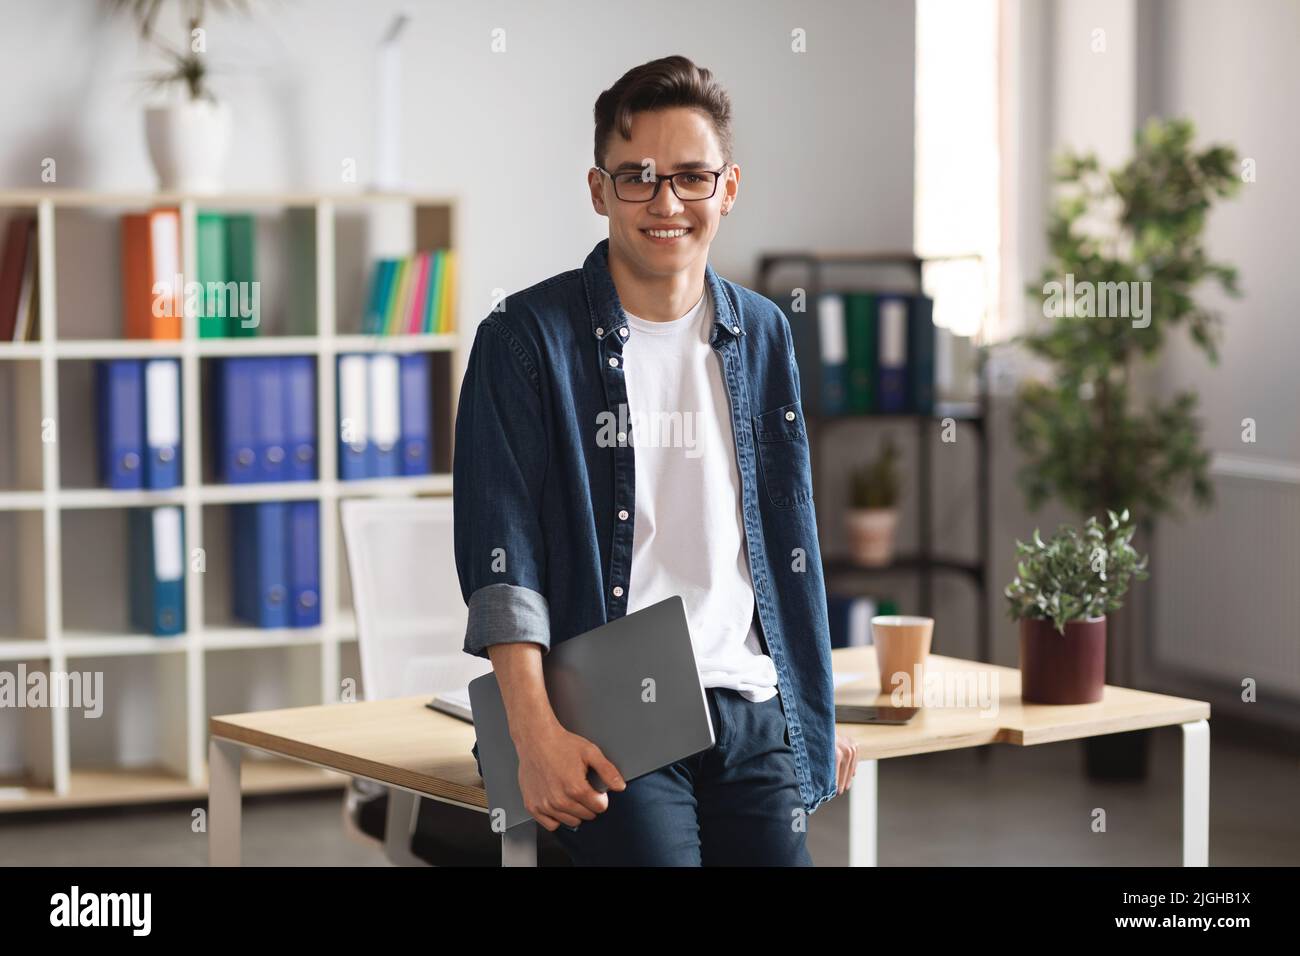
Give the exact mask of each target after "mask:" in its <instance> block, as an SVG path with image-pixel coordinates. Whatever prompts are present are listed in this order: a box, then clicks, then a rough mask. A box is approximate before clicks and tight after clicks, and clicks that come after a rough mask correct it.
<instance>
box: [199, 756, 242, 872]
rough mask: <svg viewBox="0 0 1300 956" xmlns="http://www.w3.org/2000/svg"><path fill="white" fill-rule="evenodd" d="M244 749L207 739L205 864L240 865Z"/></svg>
mask: <svg viewBox="0 0 1300 956" xmlns="http://www.w3.org/2000/svg"><path fill="white" fill-rule="evenodd" d="M243 751H244V748H243V747H241V746H240V745H239V744H235V743H231V742H230V741H228V740H219V739H218V738H216V737H213V738H212V739H211V740H210V741H209V742H208V866H239V835H240V829H241V820H240V816H241V810H242V807H241V803H240V794H239V761H240V758H241V756H242V755H243Z"/></svg>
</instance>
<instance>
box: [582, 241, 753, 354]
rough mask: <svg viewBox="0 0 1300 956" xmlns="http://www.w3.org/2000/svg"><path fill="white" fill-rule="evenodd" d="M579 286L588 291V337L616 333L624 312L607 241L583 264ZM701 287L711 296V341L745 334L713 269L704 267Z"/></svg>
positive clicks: (599, 244)
mask: <svg viewBox="0 0 1300 956" xmlns="http://www.w3.org/2000/svg"><path fill="white" fill-rule="evenodd" d="M582 283H583V285H584V286H585V288H586V290H587V307H588V309H589V310H590V312H591V334H592V335H594V336H596V338H598V339H602V340H603V339H604V338H605V336H607V335H611V334H614V333H616V332H618V330H619V329H621V328H623V327H625V326H626V325H627V324H628V323H627V313H626V312H625V311H623V305H622V303H621V302H619V300H618V290H617V289H615V288H614V277H613V276H611V275H610V273H609V240H608V239H602V240H600V242H598V243H596V246H595V248H594V249H592V250H591V253H590V254H589V255H588V256H587V260H586V261H585V262H584V263H583V264H582ZM704 286H705V288H706V290H707V291H708V293H709V294H710V295H711V296H712V297H713V334H712V335H711V336H710V337H709V341H710V342H713V341H714V340H716V339H717V337H718V336H719V335H730V336H732V337H738V336H741V335H744V334H745V328H744V325H743V324H742V323H741V321H740V315H739V313H738V312H737V311H736V310H734V309H733V308H732V307H731V299H730V297H729V296H728V295H727V294H726V290H725V289H723V287H722V280H721V279H719V278H718V274H717V273H716V272H714V271H713V266H711V265H709V264H708V263H707V262H706V263H705V264H704Z"/></svg>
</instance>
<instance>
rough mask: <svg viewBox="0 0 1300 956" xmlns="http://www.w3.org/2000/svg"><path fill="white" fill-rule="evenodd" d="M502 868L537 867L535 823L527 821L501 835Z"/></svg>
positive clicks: (534, 821)
mask: <svg viewBox="0 0 1300 956" xmlns="http://www.w3.org/2000/svg"><path fill="white" fill-rule="evenodd" d="M501 865H502V866H536V865H537V821H536V820H529V821H528V822H527V823H521V824H519V826H517V827H511V828H510V829H509V830H506V831H504V832H503V833H502V834H501Z"/></svg>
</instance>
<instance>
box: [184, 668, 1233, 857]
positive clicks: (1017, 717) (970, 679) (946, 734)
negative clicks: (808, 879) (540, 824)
mask: <svg viewBox="0 0 1300 956" xmlns="http://www.w3.org/2000/svg"><path fill="white" fill-rule="evenodd" d="M833 660H834V667H835V671H836V673H837V674H845V673H862V674H864V675H865V676H864V677H863V679H861V680H859V681H855V682H853V683H849V684H844V685H842V686H841V687H839V688H838V690H837V691H836V700H837V701H838V702H840V703H873V702H882V703H885V702H888V697H887V696H886V695H881V694H880V691H879V680H878V678H877V676H876V658H875V649H874V648H871V647H858V648H848V649H843V650H837V651H835V652H834V654H833ZM928 670H929V673H930V674H931V675H932V676H931V677H927V678H926V683H927V685H930V686H931V689H932V690H933V689H937V688H939V687H942V686H943V685H945V684H946V685H947V686H949V687H950V688H955V687H959V686H960V687H965V688H967V689H968V690H969V691H970V694H969V696H968V697H967V698H966V701H967V706H942V705H941V704H942V702H941V701H940V702H939V703H938V704H936V703H935V702H934V701H930V702H929V703H930V704H931V706H923V707H922V710H921V712H920V713H919V714H917V716H916V717H915V718H913V720H912V721H911V722H910V723H909V724H907V725H906V726H901V727H899V726H894V727H891V726H883V725H872V724H839V725H838V729H839V731H840V733H842V734H846V735H848V736H850V737H852V738H853V739H854V740H856V741H857V743H858V745H859V751H858V770H857V776H856V778H855V780H854V784H853V786H852V787H851V788H850V789H849V792H848V799H849V864H850V865H851V866H874V865H875V863H876V832H877V819H876V797H877V787H876V768H877V761H879V760H885V759H889V758H892V757H903V756H907V755H909V754H922V753H934V752H936V751H940V750H956V749H958V748H961V747H978V746H983V745H985V744H999V743H1000V744H1013V745H1016V746H1021V747H1028V746H1033V745H1034V744H1043V743H1052V742H1055V741H1060V740H1074V739H1078V738H1082V737H1095V736H1099V735H1102V734H1113V733H1120V732H1123V731H1128V730H1139V729H1143V728H1150V727H1166V726H1172V725H1174V724H1177V725H1179V726H1181V727H1182V729H1183V865H1184V866H1205V865H1207V864H1208V862H1209V822H1210V796H1209V793H1210V730H1209V722H1208V721H1209V716H1210V705H1209V704H1208V703H1205V702H1204V701H1198V700H1186V699H1183V698H1179V697H1168V696H1165V695H1162V694H1150V693H1146V692H1145V691H1137V690H1129V689H1127V688H1123V687H1110V686H1107V687H1106V690H1105V696H1104V697H1103V699H1102V700H1101V701H1099V702H1097V703H1095V704H1082V705H1077V706H1048V705H1042V704H1025V703H1022V702H1021V701H1020V672H1019V671H1018V670H1016V669H1014V668H1009V667H997V666H994V665H989V664H979V663H975V662H972V661H963V660H958V659H956V658H951V657H941V656H938V655H931V656H930V658H929V661H928ZM980 681H983V685H982V688H983V690H984V691H985V692H986V694H987V696H986V694H981V693H980V690H981V684H980ZM988 692H992V693H988ZM427 697H428V695H423V696H420V697H406V698H401V699H398V700H384V701H369V702H366V703H355V704H330V705H326V706H319V707H295V708H292V709H289V710H273V711H260V712H256V713H249V714H233V715H227V716H222V717H213V718H212V719H211V720H210V722H209V731H210V733H211V741H210V744H209V758H208V759H209V781H210V783H209V821H208V846H209V861H210V862H211V863H212V864H213V865H219V866H237V865H238V864H239V856H240V851H239V842H240V789H239V778H240V758H241V753H242V750H243V748H245V747H251V748H254V749H256V750H261V751H265V752H267V753H271V754H276V755H278V756H283V757H289V758H292V759H294V760H300V761H303V762H306V763H311V764H315V765H317V766H320V767H324V768H326V769H329V770H336V771H339V772H342V773H346V774H350V775H352V776H355V777H365V778H368V779H370V780H375V781H377V782H379V783H382V784H387V785H388V786H389V787H391V788H393V789H392V792H391V796H390V799H389V816H388V822H389V826H388V832H389V839H390V840H394V841H401V840H404V839H406V838H407V836H408V835H409V833H410V824H411V821H412V820H413V819H414V814H415V813H416V808H417V806H418V802H417V798H419V797H427V798H430V799H434V800H442V801H445V802H447V803H452V804H456V805H457V806H462V807H466V808H468V809H472V810H478V811H479V812H481V813H483V814H485V815H486V813H487V794H486V792H485V791H484V789H483V781H482V779H481V778H480V777H479V775H478V772H477V768H476V767H475V765H474V757H473V755H472V754H471V753H470V748H471V747H472V746H473V744H474V728H473V727H472V726H470V725H469V724H466V723H464V722H463V721H459V720H457V719H455V718H454V717H449V716H447V715H445V714H439V713H437V712H435V711H432V710H430V709H429V708H427V707H425V706H424V704H425V701H426V700H427ZM985 701H987V702H988V704H989V706H987V707H984V706H982V704H983V702H985ZM922 703H926V702H925V701H924V700H923V701H922ZM485 824H486V821H485ZM535 826H536V825H535V824H524V825H520V826H518V827H514V828H512V829H511V830H509V831H507V832H506V833H505V834H503V839H502V862H503V863H504V864H506V865H524V866H527V865H535V864H536V859H537V857H536V851H537V841H536V829H535ZM393 848H394V850H395V851H396V853H397V855H399V856H401V855H406V848H405V847H402V846H400V845H399V844H398V843H396V842H395V843H394V847H393Z"/></svg>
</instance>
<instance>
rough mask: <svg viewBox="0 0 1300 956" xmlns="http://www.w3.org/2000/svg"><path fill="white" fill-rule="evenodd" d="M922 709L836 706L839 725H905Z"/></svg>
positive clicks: (860, 705)
mask: <svg viewBox="0 0 1300 956" xmlns="http://www.w3.org/2000/svg"><path fill="white" fill-rule="evenodd" d="M920 709H921V708H920V707H877V706H875V705H872V704H836V705H835V722H836V723H837V724H905V723H907V722H908V721H909V720H911V719H912V718H913V717H915V716H916V712H917V711H918V710H920Z"/></svg>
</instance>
